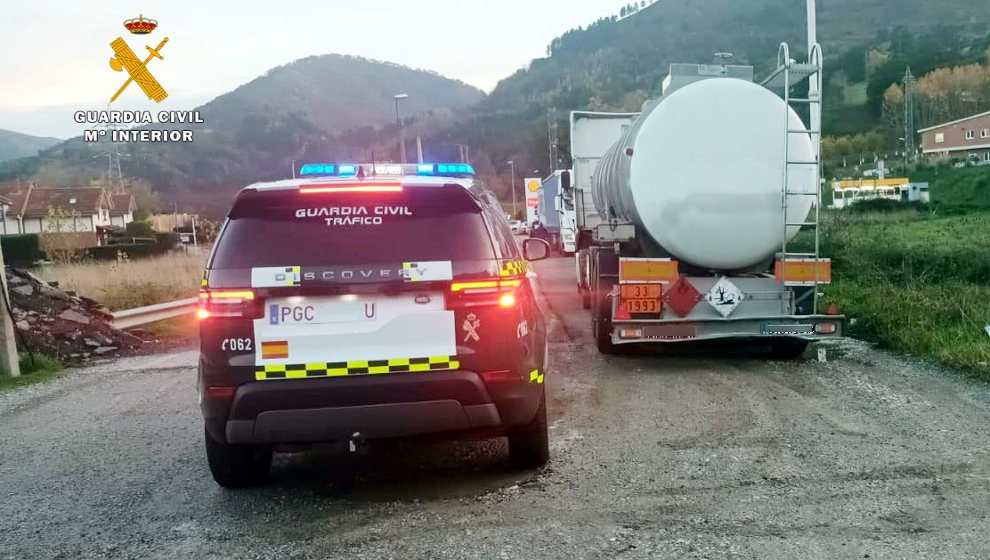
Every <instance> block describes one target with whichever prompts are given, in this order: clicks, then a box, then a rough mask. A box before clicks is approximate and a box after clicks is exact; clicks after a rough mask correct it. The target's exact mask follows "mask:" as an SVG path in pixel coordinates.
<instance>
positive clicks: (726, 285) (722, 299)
mask: <svg viewBox="0 0 990 560" xmlns="http://www.w3.org/2000/svg"><path fill="white" fill-rule="evenodd" d="M745 297H746V296H745V295H743V293H742V291H741V290H740V289H739V288H738V287H737V286H736V285H735V284H733V283H732V282H731V281H730V280H729V279H728V278H726V277H725V276H723V277H722V279H721V280H719V281H718V282H716V283H715V285H714V286H712V289H711V290H709V291H708V294H707V295H706V296H705V301H707V302H708V303H709V304H711V306H712V307H714V308H715V311H718V312H719V314H721V315H722V316H723V317H728V316H729V315H731V314H732V312H733V311H735V310H736V308H737V307H739V304H740V303H741V302H742V300H743V299H744V298H745Z"/></svg>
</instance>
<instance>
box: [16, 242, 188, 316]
mask: <svg viewBox="0 0 990 560" xmlns="http://www.w3.org/2000/svg"><path fill="white" fill-rule="evenodd" d="M206 258H207V255H206V253H202V254H198V255H193V254H186V253H172V254H168V255H163V256H160V257H154V258H148V259H135V260H127V259H124V260H118V261H111V262H101V261H93V262H83V263H70V264H56V265H51V266H46V267H43V268H40V269H38V270H36V271H35V272H36V273H37V274H38V275H39V276H40V277H41V278H43V279H45V280H47V281H53V280H54V281H57V282H58V283H59V287H60V288H62V289H65V290H72V291H74V292H76V293H77V294H79V295H81V296H85V297H88V298H91V299H94V300H96V301H99V302H100V303H102V304H103V305H105V306H107V307H108V308H110V309H111V310H114V311H117V310H120V309H131V308H134V307H142V306H145V305H152V304H155V303H163V302H166V301H174V300H177V299H183V298H190V297H196V294H197V293H198V291H199V286H200V280H201V279H202V277H203V268H204V266H205V265H206Z"/></svg>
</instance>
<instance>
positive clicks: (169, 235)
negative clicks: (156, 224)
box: [155, 231, 179, 251]
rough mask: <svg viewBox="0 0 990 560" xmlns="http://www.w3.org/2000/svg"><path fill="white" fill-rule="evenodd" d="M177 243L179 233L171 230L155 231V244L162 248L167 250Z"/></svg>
mask: <svg viewBox="0 0 990 560" xmlns="http://www.w3.org/2000/svg"><path fill="white" fill-rule="evenodd" d="M178 244H179V234H178V233H174V232H171V231H168V232H160V231H159V232H155V245H157V246H158V247H159V248H162V249H164V250H166V251H167V250H169V249H171V248H172V247H175V246H176V245H178Z"/></svg>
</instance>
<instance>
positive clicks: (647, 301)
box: [622, 298, 660, 313]
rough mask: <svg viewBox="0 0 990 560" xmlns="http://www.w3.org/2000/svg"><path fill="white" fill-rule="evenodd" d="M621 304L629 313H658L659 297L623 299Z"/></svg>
mask: <svg viewBox="0 0 990 560" xmlns="http://www.w3.org/2000/svg"><path fill="white" fill-rule="evenodd" d="M622 306H623V307H625V309H626V311H628V312H629V313H660V299H659V298H653V299H651V298H635V299H623V300H622Z"/></svg>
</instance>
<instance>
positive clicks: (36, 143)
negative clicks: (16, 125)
mask: <svg viewBox="0 0 990 560" xmlns="http://www.w3.org/2000/svg"><path fill="white" fill-rule="evenodd" d="M59 142H61V140H59V139H58V138H45V137H42V136H31V135H29V134H21V133H20V132H14V131H12V130H3V129H0V161H7V160H11V159H17V158H22V157H27V156H33V155H35V154H37V153H38V152H39V151H40V150H43V149H45V148H48V147H50V146H54V145H55V144H58V143H59Z"/></svg>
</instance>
